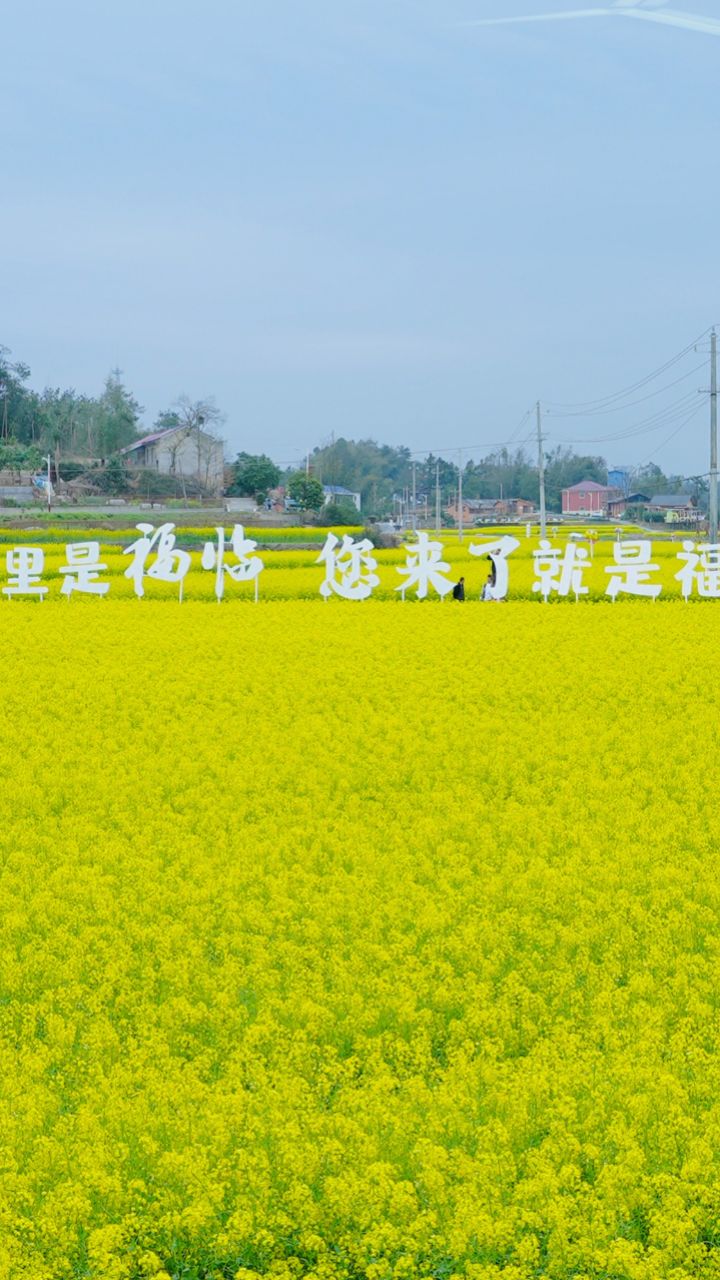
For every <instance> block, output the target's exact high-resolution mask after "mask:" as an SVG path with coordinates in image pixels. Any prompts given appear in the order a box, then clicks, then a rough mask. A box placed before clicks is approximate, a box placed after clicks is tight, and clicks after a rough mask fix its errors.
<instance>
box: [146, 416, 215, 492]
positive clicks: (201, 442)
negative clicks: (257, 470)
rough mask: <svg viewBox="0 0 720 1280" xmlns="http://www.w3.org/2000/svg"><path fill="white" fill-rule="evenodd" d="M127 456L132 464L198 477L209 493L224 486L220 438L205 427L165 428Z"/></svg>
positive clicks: (169, 473) (177, 474) (172, 473)
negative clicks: (163, 432)
mask: <svg viewBox="0 0 720 1280" xmlns="http://www.w3.org/2000/svg"><path fill="white" fill-rule="evenodd" d="M127 460H128V462H129V463H130V465H131V466H133V465H134V466H138V467H152V468H153V469H154V470H155V471H159V472H160V474H161V475H168V476H170V475H174V476H178V478H179V477H180V476H185V477H187V478H188V479H190V478H192V479H196V478H197V479H199V480H200V483H201V484H202V485H204V486H205V488H207V489H209V490H211V492H212V493H216V494H220V493H222V490H223V483H224V451H223V445H222V441H220V440H214V439H213V437H212V436H209V435H208V434H207V433H206V432H205V431H199V432H198V431H191V432H186V431H168V432H167V433H166V434H165V435H164V436H162V437H161V438H160V439H159V440H155V441H154V442H153V443H151V444H147V445H144V446H143V447H142V448H140V449H135V450H133V451H132V452H131V453H129V454H128V455H127Z"/></svg>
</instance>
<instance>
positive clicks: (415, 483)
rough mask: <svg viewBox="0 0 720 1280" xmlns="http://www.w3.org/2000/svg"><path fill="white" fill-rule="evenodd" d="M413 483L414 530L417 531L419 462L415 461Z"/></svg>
mask: <svg viewBox="0 0 720 1280" xmlns="http://www.w3.org/2000/svg"><path fill="white" fill-rule="evenodd" d="M412 468H413V483H412V531H413V533H415V532H416V531H417V476H416V469H417V463H416V462H414V461H413V464H412Z"/></svg>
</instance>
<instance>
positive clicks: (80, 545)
mask: <svg viewBox="0 0 720 1280" xmlns="http://www.w3.org/2000/svg"><path fill="white" fill-rule="evenodd" d="M65 558H66V560H67V564H63V565H61V566H60V573H61V574H63V576H64V581H63V584H62V587H61V588H60V590H61V591H62V593H63V595H64V596H68V597H69V596H71V595H72V593H73V591H79V592H85V593H86V594H88V595H93V596H104V595H105V594H106V593H107V592H108V591H109V590H110V583H109V582H100V581H98V579H99V576H100V573H101V572H102V571H103V570H104V569H107V565H106V564H101V563H100V543H99V542H73V543H71V545H70V546H69V547H66V548H65Z"/></svg>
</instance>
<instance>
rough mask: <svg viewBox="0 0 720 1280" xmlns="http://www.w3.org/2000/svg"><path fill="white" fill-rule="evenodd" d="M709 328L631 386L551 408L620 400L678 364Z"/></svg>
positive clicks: (587, 407) (597, 406)
mask: <svg viewBox="0 0 720 1280" xmlns="http://www.w3.org/2000/svg"><path fill="white" fill-rule="evenodd" d="M711 330H712V325H708V327H707V329H704V330H703V332H702V333H701V334H699V336H698V337H697V338H694V339H693V341H692V342H690V343H688V345H687V346H686V347H684V348H683V350H682V351H678V353H677V354H676V355H674V356H672V357H671V358H670V359H669V360H666V361H665V363H664V364H662V365H660V367H659V368H658V369H655V370H653V372H652V373H649V374H648V375H647V376H646V377H645V378H641V379H640V381H639V382H634V383H633V384H632V386H629V387H624V388H623V390H622V391H615V392H613V394H612V395H609V396H601V397H599V398H598V399H597V400H579V401H576V402H574V403H573V402H570V403H567V404H562V403H559V402H558V403H555V402H553V403H552V405H551V406H550V407H551V408H553V409H578V410H580V411H582V410H583V409H586V410H589V409H592V408H593V407H595V408H600V407H602V406H603V405H607V404H610V403H611V402H612V401H613V400H622V399H623V398H624V397H625V396H629V395H633V394H634V393H635V392H636V391H640V390H641V389H642V388H643V387H646V386H647V385H648V383H649V382H652V381H653V380H654V379H655V378H659V377H660V375H661V374H663V373H666V372H667V370H668V369H672V367H673V365H676V364H678V362H679V361H680V360H682V359H684V357H685V356H686V355H688V353H689V352H690V351H692V350H694V348H695V347H696V346H697V345H698V343H700V342H702V340H703V338H704V337H706V336H707V334H708V333H710V332H711Z"/></svg>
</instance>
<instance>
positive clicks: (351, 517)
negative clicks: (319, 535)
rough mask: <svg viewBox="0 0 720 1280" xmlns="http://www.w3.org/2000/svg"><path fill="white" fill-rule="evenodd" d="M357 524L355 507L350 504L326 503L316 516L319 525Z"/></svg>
mask: <svg viewBox="0 0 720 1280" xmlns="http://www.w3.org/2000/svg"><path fill="white" fill-rule="evenodd" d="M357 522H358V512H357V507H356V506H355V505H354V504H353V503H352V502H328V503H326V504H325V506H324V507H323V508H322V510H321V512H320V514H319V516H318V524H321V525H326V526H330V525H338V524H339V525H342V524H349V525H356V524H357Z"/></svg>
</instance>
